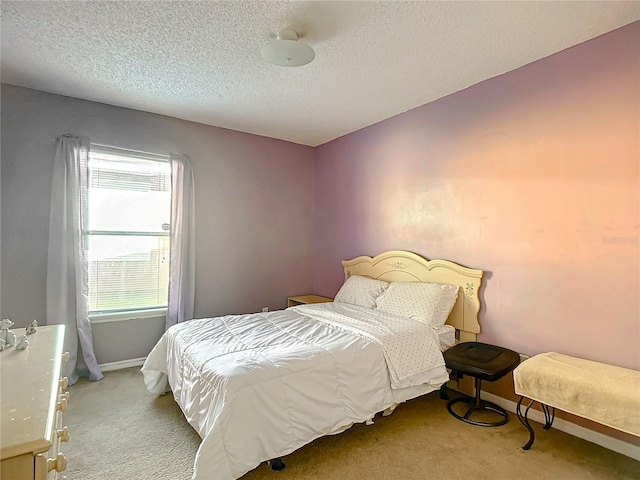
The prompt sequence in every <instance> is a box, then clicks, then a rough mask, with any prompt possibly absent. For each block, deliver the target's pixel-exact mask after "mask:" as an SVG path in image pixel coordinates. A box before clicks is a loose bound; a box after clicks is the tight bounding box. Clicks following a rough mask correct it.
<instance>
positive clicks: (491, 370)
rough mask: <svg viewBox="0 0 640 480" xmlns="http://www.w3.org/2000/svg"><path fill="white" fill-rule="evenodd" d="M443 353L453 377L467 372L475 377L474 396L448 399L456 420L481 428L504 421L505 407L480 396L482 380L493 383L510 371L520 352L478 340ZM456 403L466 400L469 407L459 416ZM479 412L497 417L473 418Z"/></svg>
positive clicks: (464, 343)
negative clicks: (493, 418)
mask: <svg viewBox="0 0 640 480" xmlns="http://www.w3.org/2000/svg"><path fill="white" fill-rule="evenodd" d="M443 355H444V361H445V363H446V365H447V368H448V369H450V370H451V375H452V376H458V377H462V376H463V375H468V376H470V377H473V378H474V380H475V390H476V394H475V397H474V398H468V397H461V398H456V399H454V400H451V401H450V402H449V403H448V404H447V410H449V413H450V414H451V415H453V416H454V417H455V418H457V419H458V420H462V421H463V422H466V423H471V424H472V425H478V426H480V427H498V426H500V425H504V424H505V423H507V422H508V421H509V414H508V413H507V412H506V410H505V409H504V408H502V407H501V406H500V405H496V404H495V403H492V402H489V401H487V400H482V399H481V398H480V391H481V390H482V388H481V383H482V380H486V381H489V382H493V381H495V380H498V379H500V378H502V377H504V376H505V375H506V374H507V373H509V372H511V370H513V369H514V368H515V367H516V366H517V365H518V364H519V363H520V355H518V354H517V353H516V352H514V351H513V350H509V349H507V348H503V347H497V346H495V345H489V344H487V343H480V342H463V343H459V344H457V345H455V346H453V347H451V348H449V349H448V350H445V352H444V354H443ZM443 387H444V386H443ZM442 393H443V391H441V396H442V398H444V396H443V395H442ZM457 403H468V404H471V406H470V407H469V408H468V409H467V411H466V413H464V415H460V414H459V413H457V412H456V411H455V410H454V409H453V406H454V405H455V404H457ZM480 412H484V413H486V412H493V413H494V414H497V415H498V420H496V421H492V420H486V421H482V420H480V419H479V416H478V415H476V418H478V419H477V420H476V419H473V418H472V415H473V414H475V413H480ZM494 417H495V415H494Z"/></svg>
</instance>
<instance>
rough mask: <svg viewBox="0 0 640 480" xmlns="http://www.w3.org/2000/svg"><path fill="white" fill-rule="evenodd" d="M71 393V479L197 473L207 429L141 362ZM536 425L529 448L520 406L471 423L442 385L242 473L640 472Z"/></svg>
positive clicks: (503, 475) (251, 477)
mask: <svg viewBox="0 0 640 480" xmlns="http://www.w3.org/2000/svg"><path fill="white" fill-rule="evenodd" d="M70 392H71V400H70V402H69V407H68V409H67V412H66V413H65V423H66V424H67V425H68V426H69V431H70V437H71V439H70V441H69V443H68V445H66V446H65V447H64V448H63V451H64V453H65V455H66V457H67V461H68V467H67V471H66V472H65V474H66V475H67V478H68V480H111V479H116V478H117V479H126V480H147V479H149V480H151V479H153V480H156V479H170V480H189V479H191V476H192V473H193V462H194V458H195V454H196V450H197V449H198V446H199V444H200V438H199V436H198V434H197V433H196V432H195V431H194V430H193V429H192V428H191V427H190V426H189V425H188V424H187V422H186V420H185V419H184V416H183V415H182V412H181V411H180V408H179V407H178V405H177V404H176V403H175V401H174V400H173V397H172V396H171V394H168V395H164V396H161V397H155V396H153V395H151V394H149V393H148V392H147V391H146V389H145V388H144V383H143V380H142V374H141V373H140V371H139V369H138V368H128V369H124V370H118V371H114V372H106V373H105V378H104V379H103V380H101V381H99V382H88V381H86V380H84V379H81V380H80V381H79V382H78V383H77V384H76V385H74V386H72V387H71V388H70ZM534 428H535V429H536V441H535V444H534V445H533V448H532V449H531V450H529V451H526V452H525V451H523V450H522V449H521V448H520V447H521V446H522V445H523V444H524V443H525V442H526V440H527V439H528V433H527V431H526V430H525V428H524V427H523V426H522V425H521V424H520V422H518V420H517V418H516V417H515V415H511V420H510V421H509V423H508V424H507V425H505V426H502V427H495V428H482V427H476V426H473V425H468V424H465V423H463V422H461V421H459V420H456V419H454V418H453V417H452V416H451V415H449V413H448V412H447V409H446V402H445V401H443V400H440V399H439V397H438V393H437V392H435V393H432V394H429V395H425V396H423V397H420V398H417V399H414V400H411V401H409V402H406V403H404V404H402V405H400V406H399V407H398V408H397V409H396V411H395V412H394V413H393V415H391V416H390V417H376V419H375V423H374V425H371V426H365V425H355V426H354V427H352V428H350V429H349V430H347V431H346V432H344V433H342V434H340V435H334V436H328V437H323V438H320V439H318V440H316V441H314V442H312V443H310V444H309V445H306V446H304V447H302V448H301V449H299V450H297V451H296V452H294V453H292V454H291V455H287V456H286V457H285V458H284V459H283V460H284V462H285V464H286V465H287V466H286V468H285V469H284V470H283V471H281V472H275V471H273V470H271V469H270V467H269V466H267V465H266V464H262V465H260V466H259V467H257V468H256V469H255V470H253V471H251V472H249V473H247V474H246V475H245V476H244V477H242V479H243V480H294V479H295V480H344V479H354V480H358V479H363V480H364V479H368V480H369V479H372V480H378V479H380V480H382V479H384V480H394V479H397V480H413V479H416V480H418V479H439V480H447V479H465V480H466V479H474V480H483V479H487V480H489V479H491V480H493V479H497V480H510V479H522V480H528V479H531V480H539V479H549V480H556V479H557V480H591V479H593V480H596V479H598V480H603V479H616V480H617V479H621V480H624V479H630V480H631V479H634V480H636V479H638V478H640V462H637V461H635V460H633V459H631V458H629V457H626V456H624V455H620V454H618V453H615V452H612V451H610V450H607V449H605V448H602V447H600V446H598V445H595V444H592V443H590V442H587V441H585V440H582V439H579V438H577V437H573V436H571V435H568V434H566V433H564V432H561V431H559V430H555V429H553V428H552V429H551V430H549V431H543V430H542V428H541V426H540V425H539V424H537V423H536V424H534ZM207 480H209V479H207ZM211 480H214V479H211Z"/></svg>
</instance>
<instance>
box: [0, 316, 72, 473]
mask: <svg viewBox="0 0 640 480" xmlns="http://www.w3.org/2000/svg"><path fill="white" fill-rule="evenodd" d="M15 333H16V336H21V335H23V334H24V329H17V330H15ZM28 338H29V347H28V348H27V349H26V350H16V349H15V348H14V347H9V348H7V349H5V350H4V351H2V352H0V414H1V415H0V459H1V463H0V479H1V480H31V479H36V480H45V479H46V480H53V479H60V480H62V479H64V478H65V477H63V476H62V474H61V473H59V472H62V471H63V470H64V469H65V468H66V464H67V461H66V458H65V457H64V455H63V454H62V453H61V452H60V445H61V444H62V443H63V442H66V441H67V440H68V439H69V432H68V430H67V427H64V426H63V424H62V414H63V412H64V410H65V409H66V407H67V401H68V400H69V392H63V390H64V389H66V388H67V384H68V380H67V378H66V377H65V378H60V366H61V363H62V361H63V356H64V357H68V355H69V354H68V353H65V354H64V355H63V353H62V345H63V340H64V326H62V325H53V326H46V327H38V331H37V332H36V333H34V334H32V335H29V337H28Z"/></svg>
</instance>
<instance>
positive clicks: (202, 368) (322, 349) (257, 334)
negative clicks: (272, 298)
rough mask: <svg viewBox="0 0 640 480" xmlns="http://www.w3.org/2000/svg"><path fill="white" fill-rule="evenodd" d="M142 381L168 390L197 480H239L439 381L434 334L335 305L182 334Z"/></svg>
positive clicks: (162, 344) (156, 354) (169, 336)
mask: <svg viewBox="0 0 640 480" xmlns="http://www.w3.org/2000/svg"><path fill="white" fill-rule="evenodd" d="M403 339H404V340H403ZM408 339H411V341H407V340H408ZM427 350H428V353H425V352H426V351H427ZM142 371H143V373H144V378H145V384H146V385H147V388H148V389H149V391H150V392H152V393H155V394H161V393H164V392H165V391H166V390H167V381H168V384H169V386H170V388H171V390H172V391H173V395H174V397H175V399H176V402H177V403H178V404H179V405H180V407H181V408H182V411H183V412H184V414H185V416H186V418H187V421H188V422H189V423H190V424H191V425H192V426H193V427H194V428H195V429H196V431H197V432H198V433H199V434H200V436H201V437H202V444H201V445H200V448H199V450H198V453H197V455H196V462H195V467H194V474H193V478H194V479H203V480H204V479H206V480H210V479H235V478H238V477H241V476H242V475H243V474H245V473H246V472H248V471H249V470H252V469H253V468H255V467H256V466H258V465H259V464H260V463H261V462H263V461H265V460H269V459H272V458H277V457H281V456H283V455H286V454H288V453H291V452H292V451H294V450H296V449H298V448H300V447H301V446H303V445H305V444H307V443H309V442H311V441H312V440H314V439H315V438H318V437H321V436H323V435H327V434H331V433H335V432H337V431H341V430H344V428H345V427H348V426H349V425H351V424H353V423H359V422H364V421H367V420H369V419H371V418H372V417H373V416H374V415H375V414H376V413H377V412H380V411H383V410H385V409H386V408H388V407H391V406H393V405H395V404H397V403H399V402H402V401H404V400H407V399H409V398H414V397H416V396H418V395H421V394H424V393H427V392H430V391H433V390H435V389H437V388H438V387H439V386H440V385H441V384H442V383H444V382H446V381H447V380H448V374H447V371H446V369H445V367H444V361H443V359H442V354H441V353H440V350H439V349H438V347H437V341H436V335H435V332H434V331H433V329H431V328H430V327H428V326H426V325H425V324H422V323H420V322H415V321H407V320H402V319H399V318H398V317H395V316H389V315H386V314H382V313H377V314H372V310H370V309H364V308H360V307H354V306H351V305H346V304H341V303H327V304H321V305H306V306H299V307H294V308H290V309H288V310H283V311H275V312H267V313H260V314H249V315H234V316H225V317H217V318H209V319H201V320H191V321H189V322H185V323H181V324H179V325H176V326H174V327H172V328H170V329H169V330H168V331H167V332H166V333H165V334H164V335H163V337H162V338H161V339H160V341H159V342H158V344H157V345H156V346H155V347H154V349H153V350H152V352H151V353H150V354H149V356H148V358H147V361H146V362H145V364H144V366H143V367H142ZM392 384H393V387H395V388H392Z"/></svg>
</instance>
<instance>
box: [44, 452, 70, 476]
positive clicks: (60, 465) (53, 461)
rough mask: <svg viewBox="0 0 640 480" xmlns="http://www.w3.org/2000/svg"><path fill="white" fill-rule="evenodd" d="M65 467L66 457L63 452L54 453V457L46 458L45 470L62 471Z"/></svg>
mask: <svg viewBox="0 0 640 480" xmlns="http://www.w3.org/2000/svg"><path fill="white" fill-rule="evenodd" d="M66 468H67V458H66V457H65V456H64V454H63V453H59V454H57V455H56V458H50V459H48V460H47V472H50V471H51V470H55V471H56V472H62V471H64V470H65V469H66Z"/></svg>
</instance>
